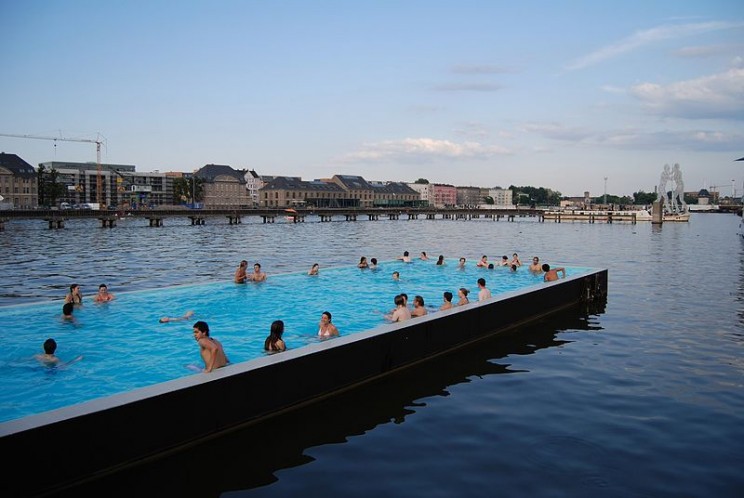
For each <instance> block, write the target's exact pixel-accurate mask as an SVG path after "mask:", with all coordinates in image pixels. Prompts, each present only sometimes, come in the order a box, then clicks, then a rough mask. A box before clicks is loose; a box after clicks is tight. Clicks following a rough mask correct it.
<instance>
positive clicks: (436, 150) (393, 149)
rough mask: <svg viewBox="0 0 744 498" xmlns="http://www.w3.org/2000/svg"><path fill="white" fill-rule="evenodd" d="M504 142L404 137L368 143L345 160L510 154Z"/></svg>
mask: <svg viewBox="0 0 744 498" xmlns="http://www.w3.org/2000/svg"><path fill="white" fill-rule="evenodd" d="M510 153H511V152H510V151H509V150H508V149H506V148H504V147H501V146H497V145H484V144H481V143H478V142H462V143H457V142H452V141H450V140H437V139H434V138H404V139H402V140H386V141H383V142H376V143H369V144H364V145H363V146H362V148H361V150H358V151H356V152H353V153H350V154H347V155H346V156H345V157H344V158H343V162H419V161H421V160H437V159H446V160H453V159H454V160H457V159H490V158H492V157H494V156H501V155H506V154H510Z"/></svg>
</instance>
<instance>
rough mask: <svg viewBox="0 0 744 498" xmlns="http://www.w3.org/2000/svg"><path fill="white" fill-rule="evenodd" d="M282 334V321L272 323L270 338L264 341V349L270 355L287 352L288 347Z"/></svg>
mask: <svg viewBox="0 0 744 498" xmlns="http://www.w3.org/2000/svg"><path fill="white" fill-rule="evenodd" d="M282 334H284V322H283V321H281V320H274V321H273V322H272V323H271V329H270V330H269V337H267V338H266V340H265V341H264V349H265V350H266V351H268V352H269V353H279V352H281V351H286V350H287V345H286V344H284V340H283V339H282Z"/></svg>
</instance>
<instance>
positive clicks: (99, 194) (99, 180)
mask: <svg viewBox="0 0 744 498" xmlns="http://www.w3.org/2000/svg"><path fill="white" fill-rule="evenodd" d="M0 137H10V138H30V139H34V140H53V141H55V142H84V143H89V144H96V167H97V171H96V202H97V203H98V206H102V205H103V172H102V171H101V144H102V143H103V141H102V140H90V139H85V138H62V137H44V136H39V135H15V134H11V133H0Z"/></svg>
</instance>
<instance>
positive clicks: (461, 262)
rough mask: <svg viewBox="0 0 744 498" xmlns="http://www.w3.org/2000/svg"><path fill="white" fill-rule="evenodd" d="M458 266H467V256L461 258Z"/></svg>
mask: <svg viewBox="0 0 744 498" xmlns="http://www.w3.org/2000/svg"><path fill="white" fill-rule="evenodd" d="M457 267H458V268H465V258H460V262H459V263H457Z"/></svg>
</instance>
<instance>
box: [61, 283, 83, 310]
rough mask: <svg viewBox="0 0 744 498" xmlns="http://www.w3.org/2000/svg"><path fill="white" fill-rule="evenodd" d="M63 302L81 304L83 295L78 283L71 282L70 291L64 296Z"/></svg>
mask: <svg viewBox="0 0 744 498" xmlns="http://www.w3.org/2000/svg"><path fill="white" fill-rule="evenodd" d="M65 303H72V304H74V305H75V306H82V305H83V295H82V294H81V293H80V285H78V284H72V285H71V286H70V292H68V293H67V295H66V296H65Z"/></svg>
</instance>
